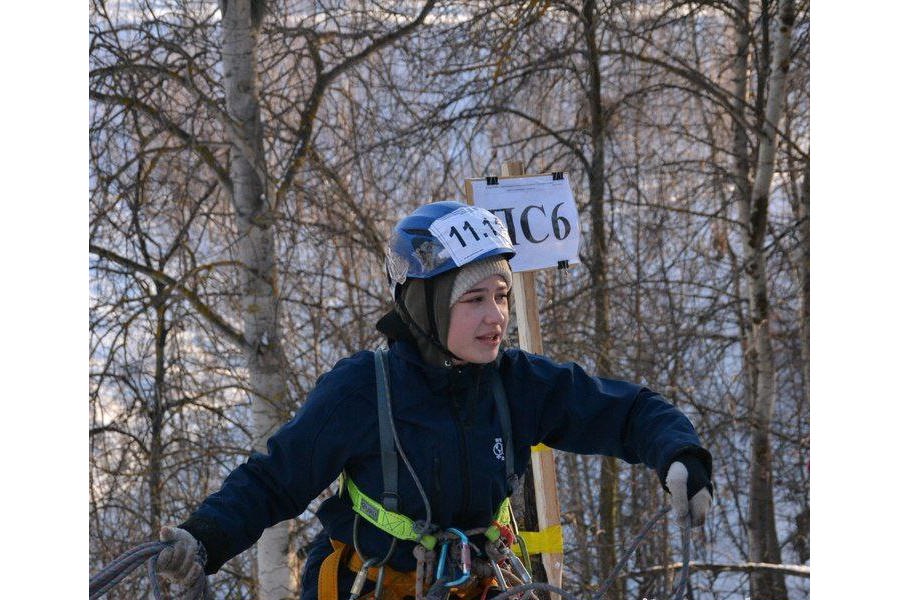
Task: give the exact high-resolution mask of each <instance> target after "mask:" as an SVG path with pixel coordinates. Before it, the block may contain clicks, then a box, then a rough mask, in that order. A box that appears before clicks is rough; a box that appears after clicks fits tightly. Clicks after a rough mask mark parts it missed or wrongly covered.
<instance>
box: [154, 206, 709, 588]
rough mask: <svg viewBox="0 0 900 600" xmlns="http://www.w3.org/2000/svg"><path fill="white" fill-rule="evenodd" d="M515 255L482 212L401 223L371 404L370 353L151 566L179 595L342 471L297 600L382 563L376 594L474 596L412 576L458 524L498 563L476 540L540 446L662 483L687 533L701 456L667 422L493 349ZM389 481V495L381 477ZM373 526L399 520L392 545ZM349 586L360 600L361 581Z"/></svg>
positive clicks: (312, 398)
mask: <svg viewBox="0 0 900 600" xmlns="http://www.w3.org/2000/svg"><path fill="white" fill-rule="evenodd" d="M478 232H480V235H479V233H478ZM513 255H514V250H513V246H512V244H511V242H510V240H509V236H508V234H507V232H506V230H505V229H504V227H503V225H502V223H501V222H500V220H499V219H497V218H496V217H495V216H494V215H492V214H491V213H489V212H487V211H485V210H483V209H480V208H476V207H469V206H466V205H464V204H460V203H458V202H437V203H434V204H428V205H425V206H423V207H421V208H419V209H418V210H416V211H415V212H413V213H412V214H411V215H409V216H408V217H406V218H405V219H403V220H401V221H400V222H399V223H398V224H397V226H396V227H395V229H394V233H393V236H392V239H391V243H390V249H389V251H388V257H387V265H388V273H389V280H390V283H391V285H392V288H393V295H394V301H395V304H394V309H393V310H392V311H391V312H389V313H388V314H387V315H385V316H384V317H383V318H382V319H381V320H380V321H379V322H378V324H377V325H376V327H377V329H378V330H379V331H380V332H382V333H384V334H385V336H386V337H387V339H388V346H389V350H388V351H387V352H386V357H385V358H386V362H385V363H384V364H385V368H384V372H385V374H386V381H387V383H386V384H384V386H383V388H382V400H381V401H379V388H378V385H379V384H378V381H377V377H376V368H377V367H378V365H380V364H382V363H380V362H378V361H379V360H380V359H379V357H377V356H376V354H375V353H373V352H370V351H363V352H359V353H357V354H355V355H354V356H351V357H349V358H345V359H343V360H341V361H339V362H338V363H337V364H336V365H335V367H334V368H333V369H332V370H331V372H329V373H327V374H325V375H324V376H322V377H321V378H320V380H319V381H318V383H317V385H316V387H315V389H314V390H313V391H312V392H311V393H310V395H309V398H308V399H307V401H306V402H305V403H304V405H303V407H302V408H301V409H300V410H299V411H298V412H297V414H296V416H295V417H294V418H293V419H292V420H291V421H290V422H289V423H287V424H286V425H284V426H283V427H282V428H281V429H280V430H279V431H278V432H277V433H276V434H275V435H274V436H272V438H271V439H270V440H269V442H268V454H266V455H261V454H255V455H254V456H252V457H251V458H250V459H249V460H248V461H247V462H246V463H245V464H243V465H241V466H239V467H238V468H237V469H235V470H234V471H233V472H232V473H231V474H230V475H229V476H228V478H227V479H226V480H225V483H224V484H223V486H222V488H221V490H219V491H218V492H216V493H215V494H213V495H211V496H210V497H209V498H207V499H206V500H205V501H204V502H203V504H202V505H201V506H200V507H199V508H198V509H197V510H196V511H195V512H194V513H193V514H192V515H191V517H190V518H189V519H188V520H187V521H186V522H185V523H183V524H181V525H180V526H179V527H177V528H164V530H163V534H162V537H163V539H171V540H177V543H176V544H175V545H174V546H172V547H170V548H169V549H167V550H166V551H164V553H162V554H161V555H160V558H159V561H158V568H159V570H160V572H161V573H162V574H164V575H165V576H168V577H169V578H170V579H174V580H176V581H179V582H181V583H185V584H189V583H190V582H191V581H192V580H194V579H196V578H198V577H199V576H200V575H201V573H203V572H205V573H207V574H210V573H215V572H216V571H217V570H218V569H219V568H220V567H221V566H222V564H223V563H224V562H225V561H226V560H228V559H230V558H231V557H233V556H235V555H237V554H238V553H240V552H242V551H244V550H245V549H247V548H249V547H250V546H251V545H252V544H253V543H254V542H255V541H256V540H257V539H258V538H259V536H260V535H261V534H262V531H263V529H265V528H266V527H269V526H271V525H273V524H275V523H277V522H279V521H282V520H284V519H288V518H291V517H294V516H296V515H298V514H300V513H301V512H303V511H304V510H305V509H306V507H307V505H308V504H309V502H310V501H311V500H312V499H313V498H315V497H316V496H317V495H318V494H319V493H320V492H321V491H322V490H323V489H325V488H326V487H327V486H328V485H330V484H331V483H332V482H333V481H334V480H335V478H337V477H338V476H339V475H341V474H343V482H344V484H343V485H342V489H341V492H340V493H339V494H337V495H335V496H333V497H331V498H329V499H327V500H325V501H324V502H323V503H322V505H321V507H320V509H319V510H318V512H317V517H318V518H319V520H320V521H321V523H322V525H323V531H322V532H321V533H320V534H319V535H318V536H317V537H316V538H315V540H314V542H313V543H312V545H311V547H310V548H309V555H308V558H307V561H306V565H305V569H304V574H303V580H302V587H303V590H302V597H303V598H304V600H314V599H316V598H321V599H322V600H326V599H331V598H342V599H343V598H346V597H348V596H349V595H350V593H351V587H353V581H354V579H355V577H356V573H355V572H360V571H362V572H363V576H364V575H365V574H368V575H369V576H370V577H372V578H374V577H375V573H376V569H374V568H373V569H369V570H363V569H362V565H363V563H365V561H368V563H367V564H366V566H367V567H369V566H372V565H373V564H374V565H375V566H378V565H379V564H381V563H384V564H385V568H386V569H387V573H388V575H387V576H384V575H383V576H384V577H385V580H384V581H383V582H382V583H383V584H384V592H383V593H384V595H385V597H387V598H389V600H390V599H393V598H396V599H398V600H399V599H402V598H404V597H407V596H414V595H421V594H422V593H423V592H424V591H425V590H426V589H427V586H428V584H429V583H431V582H432V581H433V580H434V579H438V580H440V582H441V583H454V584H456V587H457V588H460V589H462V590H463V591H461V592H460V594H461V595H466V596H468V597H471V596H473V595H475V594H480V593H481V588H483V587H484V586H486V585H490V584H491V583H496V581H495V580H490V577H483V578H481V580H480V581H479V582H476V583H474V584H473V583H471V582H472V581H474V580H476V579H477V578H475V577H470V578H468V579H467V578H466V576H465V573H463V574H462V575H460V573H459V572H458V570H457V569H455V568H454V567H453V566H452V565H450V564H449V563H451V562H453V561H452V560H449V561H448V563H447V564H445V565H444V568H443V569H440V568H439V569H438V570H439V571H441V572H438V573H426V574H424V575H423V564H425V565H426V566H433V559H434V557H435V556H436V555H437V553H439V552H440V551H441V550H443V548H445V547H446V546H447V545H450V544H451V543H455V544H456V545H457V546H460V545H461V543H462V542H461V540H462V537H463V536H464V532H466V531H469V532H472V531H473V530H475V531H476V532H480V535H478V534H476V535H473V538H472V540H471V541H472V543H473V544H474V546H475V548H478V549H480V550H483V551H484V552H487V553H488V555H489V557H488V558H489V559H490V558H491V556H492V557H493V558H492V560H495V563H496V560H497V559H500V560H502V559H503V556H500V555H498V554H496V551H497V548H499V550H500V551H502V550H503V548H502V546H497V547H496V548H495V545H496V544H498V543H499V542H495V538H496V537H497V536H496V532H493V535H492V532H491V531H485V528H488V527H489V526H491V525H492V524H494V521H495V520H496V519H499V520H500V523H499V524H495V526H498V527H500V528H501V529H503V528H504V525H503V516H504V514H505V513H504V510H501V508H505V506H504V500H505V499H506V498H508V497H509V496H510V494H512V492H513V488H514V486H515V485H516V481H517V479H518V477H520V476H521V475H522V474H523V473H524V471H525V469H526V468H527V467H528V460H529V456H530V448H531V446H534V445H537V444H539V443H543V444H546V445H547V446H550V447H552V448H556V449H559V450H563V451H567V452H577V453H583V454H603V455H607V456H615V457H618V458H621V459H624V460H626V461H628V462H630V463H637V462H643V463H644V464H646V465H648V466H649V467H651V468H653V469H655V470H656V471H657V473H658V474H659V476H660V479H661V480H662V481H664V482H665V485H666V487H667V488H668V490H669V491H671V493H672V495H673V503H674V505H675V508H676V510H677V512H678V513H679V516H680V517H682V518H688V519H689V520H690V522H691V524H692V525H699V524H701V523H702V522H703V520H704V518H705V515H706V512H707V510H708V508H709V505H710V501H711V491H712V488H711V484H710V474H711V469H712V466H711V465H712V459H711V456H710V454H709V453H708V452H707V451H706V450H705V449H703V448H702V447H701V445H700V442H699V440H698V439H697V436H696V434H695V432H694V429H693V427H692V426H691V424H690V422H689V421H688V419H687V418H686V417H685V416H684V415H683V414H682V413H681V412H680V411H678V410H677V409H676V408H674V407H673V406H672V405H670V404H668V403H667V402H666V401H664V400H663V399H662V398H661V397H660V396H659V395H658V394H656V393H654V392H652V391H650V390H648V389H646V388H642V387H640V386H638V385H635V384H632V383H627V382H623V381H615V380H610V379H603V378H598V377H592V376H589V375H587V374H586V373H585V372H584V371H583V370H582V369H581V368H580V367H579V366H578V365H576V364H572V363H567V364H557V363H554V362H552V361H550V360H549V359H547V358H545V357H543V356H538V355H533V354H529V353H526V352H523V351H521V350H518V349H512V348H507V349H503V348H501V343H502V341H503V339H504V335H505V334H506V330H507V326H508V325H509V294H510V287H511V284H512V274H511V271H510V268H509V264H508V259H509V258H511V257H512V256H513ZM388 394H389V396H390V398H389V401H387V400H384V399H383V398H384V397H385V396H386V395H388ZM379 403H380V406H379ZM385 407H387V408H389V409H390V410H389V413H388V416H387V417H385V416H384V415H385V412H384V411H385V410H386V408H385ZM379 408H380V409H381V410H382V413H381V416H379ZM390 413H392V414H390ZM392 438H393V439H392ZM385 440H387V441H386V443H387V446H384V445H383V443H384V442H385ZM395 440H396V442H397V443H395ZM394 450H396V451H397V453H399V454H400V456H401V458H402V463H401V464H399V466H397V464H398V462H397V460H398V459H397V458H396V457H394V458H390V457H391V456H392V454H393V451H394ZM391 472H392V473H393V474H394V477H395V478H396V483H395V484H393V483H391V482H390V481H388V479H386V478H385V477H386V474H387V473H391ZM394 485H395V486H396V489H393V490H392V489H390V488H391V487H393V486H394ZM385 492H387V493H385ZM381 515H389V516H392V517H394V516H396V517H397V522H399V521H402V520H403V518H404V517H406V518H408V521H404V522H405V523H408V524H409V523H411V524H412V525H411V526H410V527H408V528H407V531H406V533H407V535H406V537H405V538H404V537H402V536H403V534H401V533H399V531H400V530H399V529H397V528H394V529H392V528H391V527H388V526H384V525H383V523H384V522H387V521H391V522H394V521H392V520H391V519H387V520H386V519H383V518H381ZM377 522H381V523H382V526H377V525H376V524H375V523H377ZM410 532H411V533H410ZM504 533H505V532H504ZM460 534H462V535H460ZM398 537H399V538H400V539H397V538H398ZM501 537H502V536H501ZM427 540H431V541H432V542H434V543H433V544H432V545H431V547H430V548H429V547H427V546H428V544H427V543H426V541H427ZM417 546H418V548H417ZM489 547H490V548H493V549H494V551H495V552H494V554H493V555H491V553H490V552H488V549H489ZM457 554H459V552H458V551H457ZM201 556H203V558H201ZM504 556H509V555H508V554H506V555H504ZM439 562H441V563H442V562H443V561H439ZM201 563H205V564H201ZM438 566H439V567H440V566H441V565H438ZM429 575H430V576H429ZM363 576H360V577H359V583H364V587H363V589H362V593H367V592H368V591H370V590H372V589H373V588H374V583H373V582H372V581H366V580H364V579H363ZM442 576H443V578H441V577H442ZM464 580H465V581H464ZM416 586H418V587H416ZM479 586H480V587H479ZM353 591H354V592H357V593H358V592H360V590H359V587H358V585H357V587H356V588H355V589H354V590H353ZM379 591H381V590H379Z"/></svg>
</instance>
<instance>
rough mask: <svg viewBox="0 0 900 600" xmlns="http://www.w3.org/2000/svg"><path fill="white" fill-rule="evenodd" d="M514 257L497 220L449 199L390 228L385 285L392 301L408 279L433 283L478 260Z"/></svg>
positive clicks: (417, 210) (504, 228)
mask: <svg viewBox="0 0 900 600" xmlns="http://www.w3.org/2000/svg"><path fill="white" fill-rule="evenodd" d="M515 254H516V251H515V250H514V249H513V245H512V241H511V240H510V238H509V232H508V231H507V229H506V227H505V226H504V225H503V223H502V222H501V221H500V219H499V218H498V217H497V215H495V214H493V213H491V212H490V211H487V210H485V209H483V208H481V207H478V206H469V205H467V204H463V203H461V202H456V201H453V200H446V201H443V202H433V203H431V204H426V205H424V206H421V207H419V208H417V209H416V210H415V211H413V213H412V214H410V215H409V216H407V217H406V218H404V219H402V220H400V222H399V223H397V225H396V226H395V227H394V231H393V233H392V235H391V239H390V242H389V244H388V249H387V257H386V263H387V272H388V281H389V283H390V285H391V291H392V292H393V294H394V297H395V298H396V297H397V292H398V290H399V288H400V286H402V285H403V283H404V282H405V281H406V280H407V279H432V278H433V277H437V276H438V275H440V274H441V273H446V272H447V271H450V270H451V269H456V268H458V267H462V266H463V265H467V264H469V263H471V262H475V261H476V260H481V259H484V258H488V257H491V256H505V257H506V258H507V259H510V258H512V257H513V256H515Z"/></svg>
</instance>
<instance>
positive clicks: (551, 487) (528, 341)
mask: <svg viewBox="0 0 900 600" xmlns="http://www.w3.org/2000/svg"><path fill="white" fill-rule="evenodd" d="M500 174H501V175H503V176H504V177H508V176H510V175H524V174H525V169H524V165H523V164H522V162H521V161H507V162H504V163H503V166H502V167H501V170H500ZM534 274H535V271H526V272H524V273H513V298H514V300H513V301H514V303H515V307H516V326H517V327H518V333H519V347H520V348H521V349H522V350H525V351H526V352H533V353H535V354H543V352H544V343H543V340H542V339H541V322H540V318H539V316H538V303H537V293H536V292H535V286H534ZM531 472H532V474H533V475H534V500H535V505H536V507H537V516H538V528H539V530H540V531H546V530H548V529H549V528H551V527H559V526H560V523H559V497H558V495H557V490H556V461H555V459H554V456H553V449H552V448H547V447H546V446H540V447H536V448H532V450H531ZM562 561H563V555H562V554H541V562H543V564H544V569H545V570H546V571H547V583H549V584H551V585H555V586H557V587H561V586H562V564H563V562H562ZM551 597H554V598H555V597H556V594H553V595H552V596H551Z"/></svg>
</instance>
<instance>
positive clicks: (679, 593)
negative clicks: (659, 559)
mask: <svg viewBox="0 0 900 600" xmlns="http://www.w3.org/2000/svg"><path fill="white" fill-rule="evenodd" d="M669 510H671V507H669V506H664V507H662V508H660V509H659V510H658V511H657V512H656V514H654V515H653V517H652V518H651V519H650V521H648V522H647V524H646V525H644V527H643V528H642V529H641V530H640V532H638V534H637V536H635V538H634V540H633V541H632V542H631V545H630V546H629V547H628V549H627V550H626V551H625V555H624V556H622V558H621V559H620V560H619V562H618V563H616V566H615V567H614V568H613V570H612V573H610V574H609V576H608V577H607V578H606V579H605V580H604V581H603V583H602V584H601V586H600V591H599V593H598V594H597V597H596V599H595V600H600V599H601V598H603V597H604V596H605V595H606V592H607V591H608V590H609V588H610V586H612V584H613V582H614V581H615V580H616V579H617V578H618V575H619V573H620V572H621V571H622V569H624V568H625V563H627V562H628V559H629V558H631V555H632V554H634V551H635V550H637V547H638V545H639V544H640V543H641V542H642V541H644V538H646V537H647V534H649V533H650V529H652V528H653V526H654V525H656V523H657V522H658V521H659V520H660V519H661V518H662V517H663V515H665V514H666V513H667V512H669ZM687 519H690V517H687ZM690 549H691V530H690V526H689V523H688V522H687V521H685V523H684V524H683V526H682V530H681V553H682V566H681V577H680V579H679V581H678V584H677V585H676V586H675V589H674V590H673V596H672V600H682V599H683V598H684V592H685V590H686V589H687V584H688V577H689V575H690ZM528 590H540V591H545V592H551V593H554V594H559V595H560V597H562V598H564V600H580V599H579V598H578V597H577V596H575V595H573V594H571V593H569V592H567V591H566V590H564V589H562V588H558V587H556V586H554V585H551V584H549V583H540V582H532V583H526V584H523V585H517V586H515V587H510V588H509V589H507V590H506V591H505V592H502V593H500V594H497V595H496V596H492V597H491V600H506V598H510V597H512V596H515V595H517V594H521V593H523V592H526V591H528Z"/></svg>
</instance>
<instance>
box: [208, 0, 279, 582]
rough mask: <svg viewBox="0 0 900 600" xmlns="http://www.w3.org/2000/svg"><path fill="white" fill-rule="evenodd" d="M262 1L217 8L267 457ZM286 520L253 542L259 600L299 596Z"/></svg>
mask: <svg viewBox="0 0 900 600" xmlns="http://www.w3.org/2000/svg"><path fill="white" fill-rule="evenodd" d="M262 4H263V3H262V2H261V1H256V2H253V1H251V0H229V1H228V2H227V3H226V2H223V3H221V7H222V13H223V14H222V30H223V31H222V62H223V65H224V69H225V73H224V76H225V104H226V108H227V111H228V116H229V118H230V120H231V123H230V124H226V130H227V131H228V132H229V134H230V138H231V139H230V141H231V178H232V181H233V184H234V197H233V206H234V211H235V218H236V223H237V232H238V240H237V252H238V257H239V260H240V262H241V265H242V268H241V280H240V284H241V297H242V310H243V313H244V339H245V341H246V344H247V351H246V352H247V355H246V358H247V370H248V375H249V380H250V388H251V390H252V402H251V408H252V419H253V422H252V431H253V450H254V451H257V452H265V450H266V448H265V443H266V440H267V439H268V437H269V436H270V435H271V434H272V433H274V431H275V430H276V428H277V427H278V426H279V425H280V423H281V422H282V421H283V420H284V419H283V416H284V415H285V414H286V412H287V411H285V410H284V408H285V400H286V391H287V384H286V376H285V364H284V354H283V350H282V347H281V333H280V330H279V327H278V313H277V302H278V274H277V271H276V267H275V251H274V246H275V239H274V232H273V228H272V223H273V214H272V212H271V210H270V204H269V197H270V195H271V194H269V190H267V185H266V184H267V181H266V180H267V176H266V166H265V160H264V154H263V146H262V123H261V118H260V106H259V95H258V91H257V81H256V65H257V56H256V44H257V34H258V28H259V22H260V20H261V14H262ZM288 547H289V530H288V522H287V521H285V522H282V523H279V524H278V525H275V526H274V527H271V528H269V529H267V530H266V531H265V532H264V533H263V535H262V537H261V538H260V540H259V542H258V543H257V571H258V572H257V575H258V586H259V588H258V593H257V594H256V597H257V598H259V599H260V600H282V599H287V598H296V597H297V582H296V578H295V577H294V576H293V575H292V573H291V569H290V566H289V561H288Z"/></svg>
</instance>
